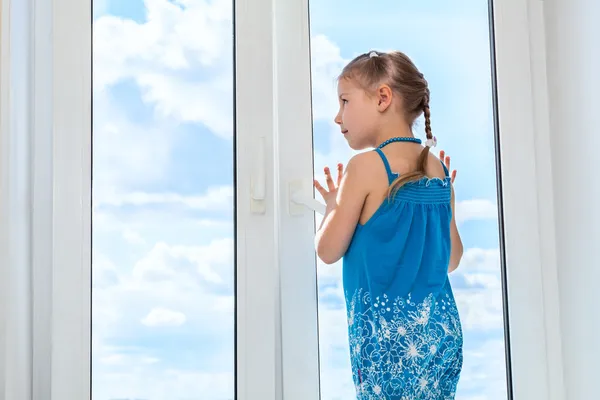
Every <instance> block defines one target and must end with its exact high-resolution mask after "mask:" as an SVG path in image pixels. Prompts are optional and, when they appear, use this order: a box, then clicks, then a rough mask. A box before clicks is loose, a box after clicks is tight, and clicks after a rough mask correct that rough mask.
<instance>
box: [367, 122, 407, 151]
mask: <svg viewBox="0 0 600 400" xmlns="http://www.w3.org/2000/svg"><path fill="white" fill-rule="evenodd" d="M414 136H415V135H414V134H413V133H412V130H411V129H410V128H409V127H408V126H406V127H403V128H402V129H398V128H396V129H390V130H387V131H383V132H380V134H379V135H377V139H376V141H375V143H374V146H373V147H377V146H379V145H380V144H381V143H383V142H385V141H386V140H388V139H391V138H394V137H414Z"/></svg>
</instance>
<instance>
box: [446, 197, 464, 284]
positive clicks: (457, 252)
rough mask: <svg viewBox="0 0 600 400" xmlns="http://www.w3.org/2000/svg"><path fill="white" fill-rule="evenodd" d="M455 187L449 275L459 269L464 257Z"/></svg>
mask: <svg viewBox="0 0 600 400" xmlns="http://www.w3.org/2000/svg"><path fill="white" fill-rule="evenodd" d="M454 203H455V200H454V186H452V200H451V203H450V204H451V205H452V221H451V222H450V243H451V246H452V249H451V251H450V263H449V265H448V273H450V272H452V271H454V270H455V269H456V268H458V264H460V260H461V258H462V256H463V243H462V240H461V238H460V233H458V227H457V226H456V217H455V211H454V210H455V209H456V207H455V206H454Z"/></svg>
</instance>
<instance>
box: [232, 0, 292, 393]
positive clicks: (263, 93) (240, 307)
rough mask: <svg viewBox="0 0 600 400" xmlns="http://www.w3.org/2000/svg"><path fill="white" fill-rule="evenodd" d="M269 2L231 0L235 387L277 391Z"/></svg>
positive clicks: (247, 390) (244, 390) (245, 390)
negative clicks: (233, 72) (235, 247)
mask: <svg viewBox="0 0 600 400" xmlns="http://www.w3.org/2000/svg"><path fill="white" fill-rule="evenodd" d="M273 4H274V3H273V2H272V1H261V0H236V1H235V2H234V5H235V18H234V29H235V103H236V104H235V124H236V125H235V126H236V129H235V141H236V145H235V147H236V155H235V158H236V245H237V252H236V271H237V273H236V358H237V360H236V361H237V366H236V382H237V384H236V391H237V399H239V400H254V399H264V400H276V399H281V398H282V397H281V362H280V359H281V350H280V331H281V328H280V318H279V300H278V284H279V282H278V276H277V259H278V256H279V255H278V254H279V253H278V248H277V245H276V243H277V237H278V230H277V226H276V223H275V215H276V204H275V201H274V192H273V180H274V179H275V177H276V175H277V172H276V169H274V168H273V166H274V165H275V164H274V157H275V155H274V153H275V152H274V148H273V146H274V141H273V124H274V121H275V115H274V110H275V108H274V107H275V105H274V104H275V103H274V98H273V94H274V92H273V67H274V60H273V56H274V54H273V34H274V33H273V21H272V13H273Z"/></svg>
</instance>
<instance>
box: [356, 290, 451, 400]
mask: <svg viewBox="0 0 600 400" xmlns="http://www.w3.org/2000/svg"><path fill="white" fill-rule="evenodd" d="M347 302H348V333H349V343H350V356H351V362H352V372H353V379H354V383H355V385H356V391H357V397H358V399H359V400H383V399H385V400H453V399H454V397H455V391H456V385H457V382H458V378H459V374H460V370H461V368H462V329H461V324H460V319H459V315H458V310H457V308H456V304H455V302H454V298H453V297H452V295H451V293H449V292H448V291H447V290H442V292H440V293H439V294H437V295H436V296H434V295H433V294H430V295H429V296H427V297H425V298H424V299H423V300H420V301H419V302H415V301H414V300H412V299H411V295H410V294H409V295H408V296H406V298H400V297H396V298H393V299H391V298H389V297H388V296H387V295H385V294H382V295H379V296H377V297H375V298H371V294H370V293H368V292H366V291H363V290H362V289H357V290H356V291H355V293H353V294H351V295H350V296H348V294H347Z"/></svg>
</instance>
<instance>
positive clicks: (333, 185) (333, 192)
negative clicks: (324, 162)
mask: <svg viewBox="0 0 600 400" xmlns="http://www.w3.org/2000/svg"><path fill="white" fill-rule="evenodd" d="M337 170H338V176H337V180H336V182H334V181H333V178H332V177H331V171H330V169H329V167H325V168H324V169H323V171H324V172H325V182H326V184H327V189H325V188H324V187H323V186H322V185H321V184H320V183H319V181H318V180H316V179H315V180H314V185H315V188H316V189H317V190H318V191H319V193H320V194H321V196H322V197H323V200H324V201H325V204H327V206H330V205H332V204H333V203H335V199H336V196H337V191H338V188H339V187H340V183H341V182H342V177H343V175H344V173H343V171H344V166H343V164H342V163H339V164H338V165H337Z"/></svg>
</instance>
